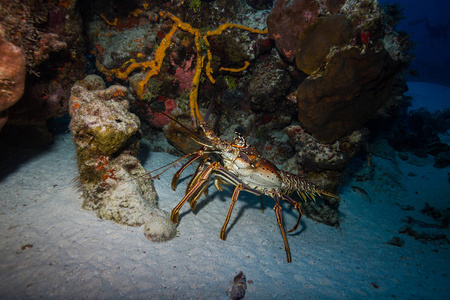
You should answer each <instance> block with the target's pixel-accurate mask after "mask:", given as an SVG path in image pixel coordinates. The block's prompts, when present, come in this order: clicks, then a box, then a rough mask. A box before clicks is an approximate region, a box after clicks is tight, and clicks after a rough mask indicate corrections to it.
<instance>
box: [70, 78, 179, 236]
mask: <svg viewBox="0 0 450 300" xmlns="http://www.w3.org/2000/svg"><path fill="white" fill-rule="evenodd" d="M91 76H92V75H91ZM85 86H88V87H89V85H88V84H83V82H81V83H79V85H75V86H74V87H73V88H72V90H71V97H70V115H71V117H72V121H71V123H70V129H71V131H72V133H73V141H74V143H75V146H76V149H77V157H78V169H79V173H80V181H81V189H82V191H83V198H84V202H83V208H84V209H88V210H94V211H95V212H96V213H97V216H98V217H99V218H101V219H106V220H112V221H115V222H117V223H120V224H124V225H128V226H141V225H144V233H145V236H146V237H147V238H148V239H150V240H153V241H165V240H168V239H171V238H172V237H174V236H175V233H176V229H175V225H174V224H173V223H172V222H171V221H170V219H169V214H168V213H167V212H165V211H163V210H161V209H159V208H158V202H157V201H158V197H157V194H156V191H155V189H154V187H153V183H152V182H151V180H150V179H149V178H148V175H147V172H146V171H145V169H144V168H143V167H142V165H141V163H140V162H139V160H138V159H137V157H136V153H137V151H138V149H139V143H140V137H141V133H140V130H139V126H140V121H139V118H138V117H137V116H136V115H134V114H132V113H130V112H129V111H128V108H129V103H128V100H127V97H128V90H127V89H126V88H125V87H123V86H118V85H113V86H110V87H109V88H108V89H103V90H98V89H96V90H94V89H92V90H88V89H87V88H86V87H85Z"/></svg>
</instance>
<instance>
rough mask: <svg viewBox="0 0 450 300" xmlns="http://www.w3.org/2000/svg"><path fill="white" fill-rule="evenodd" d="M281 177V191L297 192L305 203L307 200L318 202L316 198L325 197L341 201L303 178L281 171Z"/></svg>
mask: <svg viewBox="0 0 450 300" xmlns="http://www.w3.org/2000/svg"><path fill="white" fill-rule="evenodd" d="M279 172H280V175H281V179H282V186H281V189H282V190H283V192H284V193H287V194H289V193H292V192H293V191H297V194H298V195H299V196H300V197H302V198H303V200H304V201H306V200H307V199H309V200H312V201H316V198H315V196H319V197H321V198H322V197H323V196H328V197H331V198H335V199H339V200H341V198H340V197H339V196H337V195H335V194H332V193H329V192H327V191H324V190H323V189H321V188H319V187H318V186H317V185H315V184H313V183H311V182H309V181H307V180H305V179H303V178H301V177H300V176H298V175H295V174H292V173H289V172H285V171H282V170H280V171H279Z"/></svg>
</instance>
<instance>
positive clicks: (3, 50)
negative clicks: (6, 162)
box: [0, 25, 26, 130]
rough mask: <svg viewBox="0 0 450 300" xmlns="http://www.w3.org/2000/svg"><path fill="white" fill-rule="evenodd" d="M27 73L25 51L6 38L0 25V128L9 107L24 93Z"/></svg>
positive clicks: (6, 117)
mask: <svg viewBox="0 0 450 300" xmlns="http://www.w3.org/2000/svg"><path fill="white" fill-rule="evenodd" d="M25 74H26V73H25V56H24V54H23V51H22V50H21V49H20V48H19V47H17V46H14V45H13V44H11V43H9V42H8V41H6V40H5V39H4V32H3V28H2V26H1V25H0V130H1V129H2V127H3V126H4V125H5V123H6V121H7V120H8V111H7V109H8V108H9V107H11V106H12V105H14V104H15V103H16V102H17V101H18V100H19V99H20V98H21V97H22V95H23V91H24V88H25Z"/></svg>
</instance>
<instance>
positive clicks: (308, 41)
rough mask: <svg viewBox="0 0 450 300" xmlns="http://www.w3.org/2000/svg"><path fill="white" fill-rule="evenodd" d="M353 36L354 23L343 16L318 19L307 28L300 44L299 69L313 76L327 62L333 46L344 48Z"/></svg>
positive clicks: (298, 52) (297, 57)
mask: <svg viewBox="0 0 450 300" xmlns="http://www.w3.org/2000/svg"><path fill="white" fill-rule="evenodd" d="M352 36H353V28H352V23H351V22H350V21H349V20H348V19H347V18H346V17H345V16H343V15H330V16H327V17H324V18H318V19H317V21H316V22H315V23H314V24H312V25H311V26H309V27H308V28H306V29H305V30H304V31H303V32H302V33H301V34H300V38H299V42H298V51H297V55H296V63H297V67H298V68H299V69H300V70H302V71H303V72H305V73H306V74H311V73H314V72H315V71H317V69H319V68H320V67H321V66H322V65H324V64H325V62H326V57H327V55H328V53H329V52H330V50H331V47H333V46H344V45H346V44H347V43H348V42H350V40H351V39H352Z"/></svg>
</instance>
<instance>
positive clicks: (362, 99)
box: [297, 48, 399, 143]
mask: <svg viewBox="0 0 450 300" xmlns="http://www.w3.org/2000/svg"><path fill="white" fill-rule="evenodd" d="M398 67H399V63H397V62H395V61H394V60H393V59H392V58H391V57H390V56H389V54H388V52H387V51H385V50H381V51H375V50H366V51H365V53H361V50H360V49H358V48H350V49H348V50H343V51H340V52H338V53H336V54H335V55H334V56H333V57H331V58H330V60H329V62H328V64H327V66H326V68H325V71H324V72H323V74H322V75H321V76H319V77H312V76H310V77H308V78H307V79H306V80H305V81H303V82H302V83H301V85H300V86H299V89H298V91H297V99H298V105H299V114H298V118H299V120H300V122H302V124H303V126H304V127H305V129H306V130H307V131H308V132H310V133H312V134H313V135H314V136H315V137H316V138H317V139H318V140H319V141H321V142H323V143H331V142H334V141H335V140H337V139H339V138H341V137H343V136H346V135H348V134H351V133H352V132H353V131H355V130H357V129H360V128H361V127H363V126H364V124H365V123H366V122H367V121H368V120H370V119H371V118H372V117H373V116H374V114H375V113H376V112H377V111H378V110H379V109H380V108H381V107H382V106H383V105H384V104H386V103H387V102H388V101H389V100H390V97H391V94H392V89H393V83H392V82H393V80H394V76H395V74H396V72H397V71H398Z"/></svg>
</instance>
